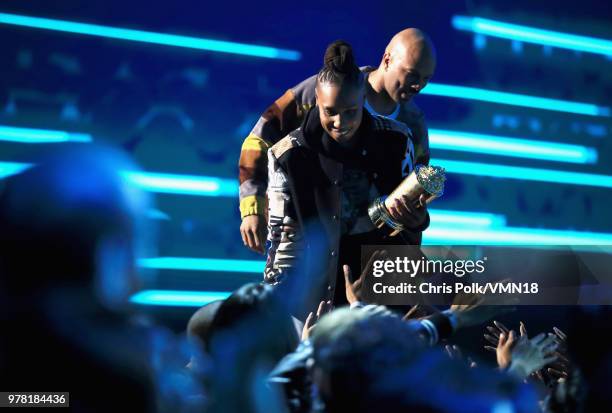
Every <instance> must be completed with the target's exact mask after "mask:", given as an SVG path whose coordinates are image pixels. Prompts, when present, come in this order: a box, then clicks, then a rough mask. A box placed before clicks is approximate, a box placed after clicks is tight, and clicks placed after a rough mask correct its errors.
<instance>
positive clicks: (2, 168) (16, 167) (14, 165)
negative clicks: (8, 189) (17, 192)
mask: <svg viewBox="0 0 612 413" xmlns="http://www.w3.org/2000/svg"><path fill="white" fill-rule="evenodd" d="M31 166H32V164H29V163H19V162H0V179H3V178H8V177H9V176H12V175H17V174H18V173H21V172H23V171H25V170H26V169H28V168H29V167H31Z"/></svg>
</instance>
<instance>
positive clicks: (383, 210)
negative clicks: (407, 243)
mask: <svg viewBox="0 0 612 413" xmlns="http://www.w3.org/2000/svg"><path fill="white" fill-rule="evenodd" d="M444 181H446V174H445V173H444V168H441V167H439V166H425V165H417V166H416V168H414V171H412V172H411V173H410V175H408V176H407V177H406V178H405V179H404V180H403V181H402V183H401V184H399V186H398V187H397V188H395V190H394V191H393V192H391V195H389V196H388V197H379V198H376V199H375V200H374V202H372V204H371V205H370V207H369V208H368V214H369V215H370V219H371V220H372V222H373V223H374V226H375V227H376V228H382V227H383V226H385V225H387V226H388V227H390V228H392V229H393V232H392V233H391V236H395V235H397V234H398V233H399V232H401V231H403V230H404V229H405V228H404V226H403V225H402V224H400V223H399V222H397V221H396V220H395V219H393V217H391V215H390V214H389V209H388V208H389V207H391V206H392V205H393V204H394V203H395V202H396V201H397V200H404V202H406V203H407V204H408V206H410V207H412V208H420V207H421V204H422V202H424V203H427V204H428V203H430V202H431V201H433V200H434V199H435V198H438V197H439V196H441V195H442V194H443V193H444Z"/></svg>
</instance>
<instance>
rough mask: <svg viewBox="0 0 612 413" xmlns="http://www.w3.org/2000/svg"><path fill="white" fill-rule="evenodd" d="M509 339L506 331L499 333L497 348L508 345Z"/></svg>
mask: <svg viewBox="0 0 612 413" xmlns="http://www.w3.org/2000/svg"><path fill="white" fill-rule="evenodd" d="M507 339H508V336H507V335H506V333H501V334H500V335H499V341H498V343H497V348H498V349H499V348H502V347H503V346H505V345H506V340H507Z"/></svg>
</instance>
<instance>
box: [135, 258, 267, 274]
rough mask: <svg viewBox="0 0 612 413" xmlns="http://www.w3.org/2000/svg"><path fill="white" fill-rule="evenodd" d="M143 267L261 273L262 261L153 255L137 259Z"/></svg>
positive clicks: (263, 263)
mask: <svg viewBox="0 0 612 413" xmlns="http://www.w3.org/2000/svg"><path fill="white" fill-rule="evenodd" d="M139 265H140V266H141V267H143V268H154V269H158V270H187V271H222V272H247V273H258V274H263V270H264V265H265V262H264V261H253V260H230V259H216V258H184V257H155V258H143V259H141V260H140V261H139Z"/></svg>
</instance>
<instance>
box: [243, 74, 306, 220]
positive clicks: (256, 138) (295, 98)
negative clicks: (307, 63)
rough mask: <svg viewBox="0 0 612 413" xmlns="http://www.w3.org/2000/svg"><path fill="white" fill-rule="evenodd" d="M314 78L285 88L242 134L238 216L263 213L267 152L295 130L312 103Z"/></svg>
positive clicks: (266, 181)
mask: <svg viewBox="0 0 612 413" xmlns="http://www.w3.org/2000/svg"><path fill="white" fill-rule="evenodd" d="M315 85H316V77H315V76H311V77H309V78H308V79H306V80H304V81H302V82H300V83H299V84H297V85H296V86H294V87H293V88H291V89H289V90H287V91H286V92H285V94H283V95H282V96H281V97H280V98H278V99H277V100H276V101H275V102H274V103H273V104H272V105H270V106H269V107H268V108H267V109H266V111H265V112H264V113H263V114H262V115H261V117H260V118H259V120H258V121H257V123H256V124H255V127H253V129H252V130H251V132H250V133H249V135H248V136H247V137H246V139H245V140H244V142H243V144H242V148H241V150H240V160H239V162H238V169H239V182H240V216H241V218H244V217H245V216H247V215H263V214H264V212H265V210H266V198H265V197H266V187H267V184H268V176H267V160H268V159H267V155H266V153H267V151H268V149H269V148H270V147H271V146H272V145H274V144H275V143H276V142H278V141H279V140H280V139H281V138H282V137H283V136H286V135H287V134H288V133H289V132H291V131H293V130H295V129H297V128H298V127H299V126H300V123H301V122H302V119H303V117H304V114H305V113H306V112H307V111H308V109H310V107H312V106H313V105H314V104H315Z"/></svg>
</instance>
